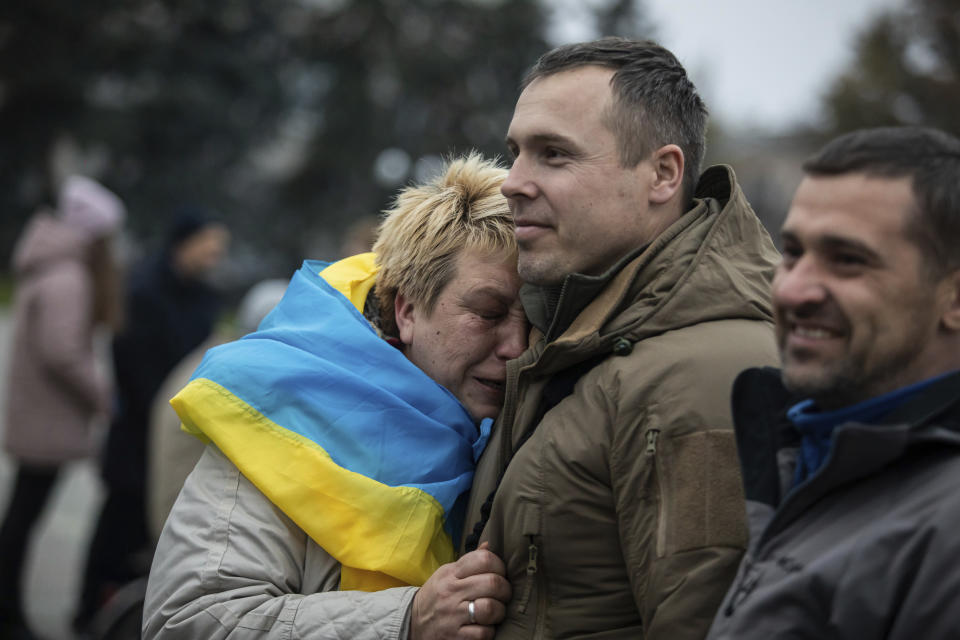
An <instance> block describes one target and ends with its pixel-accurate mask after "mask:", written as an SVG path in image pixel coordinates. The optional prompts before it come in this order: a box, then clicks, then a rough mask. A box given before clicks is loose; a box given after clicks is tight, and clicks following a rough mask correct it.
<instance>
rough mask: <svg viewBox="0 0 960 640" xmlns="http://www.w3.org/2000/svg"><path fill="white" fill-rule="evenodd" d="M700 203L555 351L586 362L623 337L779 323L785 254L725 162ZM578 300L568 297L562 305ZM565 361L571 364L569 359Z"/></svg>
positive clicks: (707, 181) (703, 184) (628, 267)
mask: <svg viewBox="0 0 960 640" xmlns="http://www.w3.org/2000/svg"><path fill="white" fill-rule="evenodd" d="M694 202H695V204H694V206H693V208H691V209H690V210H689V211H688V212H687V213H685V214H684V215H683V216H682V217H681V218H680V219H679V220H677V221H676V222H675V223H674V224H673V225H671V226H670V227H669V228H668V229H667V230H666V231H664V232H663V233H662V234H660V236H658V237H657V238H656V239H655V240H654V241H653V242H652V243H651V244H650V245H649V246H648V247H647V248H646V249H645V250H643V251H642V252H641V253H640V255H638V256H636V257H634V258H633V259H632V260H629V261H628V262H627V263H626V264H625V265H623V266H622V268H621V269H620V270H619V272H617V273H615V274H614V275H612V278H611V279H610V281H609V283H608V284H607V286H605V287H604V288H603V289H602V290H601V291H600V292H599V293H598V294H597V296H596V297H595V298H594V299H593V300H592V302H590V303H589V304H588V305H587V306H586V308H585V309H584V310H583V311H582V312H581V313H579V314H578V315H577V317H576V319H575V320H574V321H573V322H572V323H571V325H570V327H569V328H568V329H567V330H566V331H565V332H564V333H563V335H562V336H561V337H560V338H558V339H557V340H556V341H554V342H553V343H551V344H550V345H549V346H548V347H547V348H548V349H551V348H554V349H558V350H569V349H572V350H574V351H575V352H582V353H581V355H582V357H583V358H586V357H590V356H591V355H595V354H596V353H598V352H603V351H609V350H610V349H611V348H612V345H613V343H614V342H615V341H617V340H620V339H626V340H629V341H630V342H636V341H639V340H643V339H645V338H647V337H650V336H653V335H658V334H660V333H663V332H666V331H670V330H674V329H680V328H683V327H687V326H691V325H695V324H698V323H701V322H708V321H712V320H722V319H746V320H761V321H768V322H772V321H773V312H772V310H771V305H770V285H771V282H772V279H773V274H774V270H775V267H776V264H777V262H778V261H779V259H780V254H779V252H778V251H777V249H776V247H774V244H773V241H772V240H771V239H770V235H769V234H768V233H767V231H766V229H764V228H763V225H762V224H761V223H760V220H759V219H758V218H757V216H756V214H755V213H754V212H753V209H752V208H751V207H750V205H749V203H748V202H747V200H746V197H745V196H744V194H743V191H742V190H741V189H740V187H739V185H738V184H737V182H736V176H735V175H734V172H733V169H732V168H730V167H728V166H723V165H720V166H715V167H711V168H709V169H707V171H705V172H704V173H703V175H702V176H701V178H700V181H699V183H698V185H697V190H696V193H695V200H694ZM570 303H571V301H569V300H567V301H563V300H561V302H560V305H561V306H562V305H564V304H570ZM534 324H536V323H534ZM546 356H547V354H546V352H545V353H544V357H546ZM574 359H576V357H574ZM564 360H566V361H567V363H568V364H569V359H568V358H564Z"/></svg>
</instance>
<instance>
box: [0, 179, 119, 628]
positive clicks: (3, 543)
mask: <svg viewBox="0 0 960 640" xmlns="http://www.w3.org/2000/svg"><path fill="white" fill-rule="evenodd" d="M125 215H126V212H125V208H124V205H123V203H122V202H121V200H120V198H118V197H117V196H116V195H115V194H114V193H112V192H111V191H109V190H107V189H106V188H104V187H103V186H102V185H100V184H98V183H97V182H94V181H93V180H90V179H88V178H84V177H81V176H72V177H70V178H68V179H67V180H66V181H65V183H64V185H63V188H62V189H61V192H60V196H59V199H58V206H57V210H56V211H50V210H48V209H42V210H41V211H39V212H38V213H37V214H36V215H34V217H33V218H32V219H31V220H30V221H29V222H28V224H27V226H26V228H25V230H24V232H23V234H22V236H21V237H20V239H19V240H18V241H17V245H16V247H15V249H14V253H13V271H14V274H15V278H16V280H15V286H16V290H15V296H14V303H13V342H12V352H11V359H10V363H9V372H8V377H7V385H6V393H7V405H6V415H5V416H4V421H5V429H4V433H3V441H4V442H3V444H4V448H5V449H6V451H7V453H8V454H9V455H10V456H11V457H12V459H13V461H14V462H15V464H16V473H15V478H14V488H13V493H12V495H11V496H10V499H9V503H8V507H7V512H6V515H5V517H4V519H3V525H2V527H0V639H3V638H32V637H34V636H33V635H32V634H31V632H30V630H29V628H28V626H27V623H26V620H25V618H24V613H23V599H22V589H21V587H22V583H23V577H24V576H23V573H24V572H23V568H24V558H25V557H26V550H27V545H28V542H29V539H30V533H31V531H32V529H33V526H34V524H35V523H36V521H37V519H38V517H39V516H40V514H41V512H42V511H43V508H44V506H45V504H46V503H47V500H48V498H49V496H50V494H51V490H52V488H53V486H54V483H55V481H56V479H57V475H58V473H59V471H60V469H61V467H62V466H63V464H64V463H65V462H69V461H71V460H76V459H79V458H84V457H88V456H90V455H92V454H93V453H94V451H95V449H94V444H95V443H94V441H93V433H92V424H93V421H94V419H95V418H106V417H107V415H108V414H109V409H110V402H111V401H110V398H111V389H110V383H109V378H108V377H107V376H106V373H105V370H103V369H101V368H98V367H97V366H96V362H95V355H94V334H95V331H96V330H97V328H98V327H105V328H107V329H112V330H115V329H117V328H118V326H119V324H120V321H121V317H120V316H121V309H122V305H121V300H120V294H119V291H120V287H119V285H118V280H119V278H118V269H117V266H116V264H115V262H114V259H113V254H112V249H111V245H112V237H113V236H114V234H115V233H116V232H117V231H118V230H119V228H120V226H121V224H122V223H123V220H124V218H125Z"/></svg>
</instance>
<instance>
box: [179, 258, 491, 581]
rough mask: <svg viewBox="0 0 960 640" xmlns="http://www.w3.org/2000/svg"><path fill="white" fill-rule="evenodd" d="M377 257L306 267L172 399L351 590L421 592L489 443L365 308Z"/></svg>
mask: <svg viewBox="0 0 960 640" xmlns="http://www.w3.org/2000/svg"><path fill="white" fill-rule="evenodd" d="M375 277H376V267H375V266H374V262H373V254H362V255H359V256H354V257H353V258H348V259H346V260H341V261H340V262H337V263H334V264H332V265H329V266H327V265H326V264H325V263H321V262H315V261H307V262H305V263H304V264H303V267H302V268H301V269H300V270H299V271H298V272H297V273H296V274H294V276H293V279H292V280H291V281H290V286H289V287H288V288H287V291H286V293H285V294H284V297H283V299H282V300H281V301H280V303H279V304H278V305H277V307H276V308H275V309H274V310H273V311H272V312H271V313H270V315H268V316H267V317H266V318H265V319H264V321H263V323H262V324H261V325H260V328H259V329H258V330H257V331H256V332H254V333H251V334H250V335H247V336H245V337H243V338H241V339H240V340H237V341H236V342H232V343H228V344H225V345H222V346H219V347H215V348H213V349H211V350H210V351H208V352H207V354H206V356H205V357H204V359H203V362H202V363H201V365H200V367H199V368H198V369H197V370H196V372H195V373H194V374H193V378H191V380H190V382H189V384H188V385H187V386H186V387H184V389H183V390H181V391H180V393H178V394H177V395H176V396H175V397H174V398H173V399H172V400H171V401H170V402H171V404H172V405H173V407H174V409H176V411H177V413H178V414H179V416H180V419H181V420H182V422H183V427H184V429H185V430H187V431H189V432H192V433H194V434H197V435H199V436H201V437H203V438H205V439H209V440H210V441H212V442H213V443H214V444H216V445H217V447H218V448H219V449H220V450H221V451H223V453H224V454H225V455H226V456H227V457H228V458H230V460H231V461H233V463H234V464H236V465H237V467H238V468H239V469H240V471H241V472H242V473H243V474H244V476H246V477H247V478H248V479H249V480H250V481H251V482H253V484H254V485H256V487H257V488H258V489H259V490H260V491H262V492H263V493H264V495H266V496H267V498H269V499H270V500H271V501H272V502H273V503H274V504H275V505H276V506H277V507H279V508H280V509H281V510H282V511H283V512H284V513H285V514H287V516H289V517H290V519H291V520H293V521H294V522H295V523H296V524H297V525H298V526H299V527H301V528H302V529H303V530H304V531H305V532H306V533H307V535H309V536H310V537H311V538H312V539H313V540H314V541H316V542H317V544H319V545H320V546H321V547H323V549H324V550H326V551H327V552H328V553H330V554H331V555H332V556H333V557H334V558H336V559H337V560H338V561H339V562H340V563H341V565H342V567H343V569H342V573H341V589H345V590H346V589H362V590H367V591H373V590H377V589H383V588H387V587H392V586H397V585H402V584H412V585H421V584H423V582H424V581H425V580H426V579H427V578H428V577H430V575H431V574H432V573H433V572H434V570H436V569H437V567H439V566H440V565H441V564H443V563H445V562H449V561H451V560H452V559H453V558H454V551H453V539H454V538H456V537H457V536H459V533H460V531H459V529H460V526H461V524H462V523H461V522H457V520H458V517H457V513H459V512H460V511H462V506H463V504H462V503H463V497H465V495H466V491H467V490H468V489H469V488H470V482H471V480H472V478H473V470H474V465H475V462H476V459H477V458H478V457H479V455H480V452H481V451H482V449H483V446H484V445H485V443H486V440H487V436H488V435H489V429H490V422H491V421H490V420H489V419H487V420H485V421H484V422H483V423H482V425H481V428H480V429H479V432H478V429H477V427H476V425H475V424H474V422H473V420H472V419H471V418H470V415H469V414H468V413H467V411H466V409H464V407H463V406H462V405H461V404H460V403H459V402H458V401H457V399H456V398H455V397H454V396H453V395H452V394H451V393H450V392H449V391H447V390H446V389H445V388H443V387H442V386H440V385H439V384H437V383H436V382H434V381H433V380H432V379H431V378H429V377H428V376H427V375H426V374H424V373H423V372H422V371H421V370H420V369H419V368H417V367H416V366H415V365H414V364H413V363H411V362H410V361H409V360H407V359H406V357H405V356H404V355H403V354H402V353H401V352H400V351H399V350H398V349H396V348H394V347H393V346H391V345H390V344H388V343H387V342H386V341H384V340H383V339H381V338H380V337H379V336H378V335H377V333H376V331H375V330H374V329H373V327H372V326H371V325H370V324H369V323H368V322H367V321H366V319H364V317H363V315H362V314H361V310H362V309H363V304H364V300H365V299H366V296H367V294H368V293H369V291H370V288H371V287H372V286H373V283H374V281H375Z"/></svg>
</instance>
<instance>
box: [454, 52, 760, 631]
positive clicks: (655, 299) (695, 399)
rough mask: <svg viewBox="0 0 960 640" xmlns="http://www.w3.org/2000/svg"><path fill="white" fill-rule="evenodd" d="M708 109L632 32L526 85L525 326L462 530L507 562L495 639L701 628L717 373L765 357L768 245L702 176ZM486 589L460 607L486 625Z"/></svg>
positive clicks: (729, 484)
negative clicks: (505, 595)
mask: <svg viewBox="0 0 960 640" xmlns="http://www.w3.org/2000/svg"><path fill="white" fill-rule="evenodd" d="M705 120H706V109H705V108H704V106H703V103H702V102H701V100H700V98H699V96H698V95H697V93H696V89H695V88H694V87H693V85H692V84H691V83H690V81H689V80H688V79H687V77H686V74H685V72H684V70H683V67H682V66H681V65H680V64H679V62H677V60H676V58H675V57H674V56H673V55H672V54H671V53H670V52H669V51H667V50H665V49H663V48H662V47H659V46H657V45H655V44H654V43H650V42H632V41H627V40H621V39H613V38H607V39H603V40H600V41H597V42H592V43H584V44H579V45H567V46H564V47H560V48H558V49H555V50H553V51H551V52H549V53H547V54H546V55H545V56H543V57H542V58H541V59H540V61H539V62H538V63H537V65H536V66H535V67H534V68H533V70H532V71H531V72H530V74H529V75H528V77H527V79H526V81H525V83H524V90H523V92H522V94H521V96H520V98H519V101H518V103H517V106H516V110H515V112H514V116H513V120H512V122H511V124H510V129H509V132H508V134H507V143H508V145H509V147H510V150H511V152H512V155H513V157H514V160H513V165H512V168H511V170H510V175H509V176H508V178H507V180H506V181H505V182H504V185H503V187H502V191H503V193H504V195H506V196H507V198H508V200H509V201H510V203H511V207H512V210H513V213H514V218H515V224H516V237H517V241H518V244H519V250H520V253H519V271H520V275H521V277H522V279H523V280H524V281H525V282H526V283H528V284H527V286H526V287H525V289H524V291H523V294H522V295H523V300H524V305H525V308H526V311H527V314H528V316H529V318H530V320H531V322H532V324H533V325H534V329H533V333H532V337H531V341H530V345H531V346H530V349H529V350H528V351H527V352H525V353H524V354H523V355H522V356H521V357H520V358H519V359H517V360H515V361H512V362H511V363H509V364H508V367H507V379H506V400H505V406H504V410H503V412H502V413H501V416H500V418H499V419H498V422H497V424H496V425H495V427H494V435H493V438H492V440H491V442H490V444H489V446H488V447H487V449H486V452H485V453H484V456H483V458H482V459H481V461H480V466H479V469H478V471H477V475H476V479H475V481H474V488H473V493H472V496H471V500H470V506H469V510H468V518H467V526H468V531H469V528H470V527H471V526H472V525H473V523H475V522H476V523H477V526H476V527H475V528H474V532H473V534H472V535H469V536H467V537H466V538H467V539H466V542H465V547H466V548H467V549H469V548H472V547H473V546H475V545H476V544H477V543H478V542H485V543H489V548H490V550H491V551H493V552H494V553H496V554H498V555H500V556H501V557H502V558H503V560H504V563H505V565H506V567H507V578H508V580H509V581H510V583H511V587H512V591H513V595H512V598H511V600H510V602H509V603H508V604H507V607H506V617H505V619H504V620H503V622H502V623H500V625H499V627H498V628H497V636H498V637H502V638H534V637H537V638H539V637H543V638H554V637H556V638H561V637H564V638H566V637H585V636H590V637H603V638H620V637H633V638H648V639H652V638H657V639H660V638H664V639H665V638H669V639H671V640H676V639H679V640H685V639H688V638H702V637H703V636H704V635H706V632H707V629H708V628H709V625H710V622H711V620H712V618H713V615H714V613H715V611H716V608H717V606H718V605H719V603H720V600H721V598H722V597H723V594H724V592H725V591H726V588H727V586H728V585H729V583H730V581H731V580H732V578H733V576H734V573H735V571H736V568H737V564H738V562H739V559H740V556H741V554H742V551H743V548H744V545H745V543H746V535H747V533H746V523H745V512H744V506H743V493H742V489H741V482H740V473H739V467H738V463H737V456H736V448H735V445H734V441H733V434H732V431H731V427H732V421H731V416H730V405H729V398H730V389H731V384H732V381H733V379H734V377H735V376H736V375H737V373H739V372H740V371H741V370H742V369H744V368H746V367H748V366H755V365H765V364H771V363H774V362H776V358H777V354H776V348H775V345H774V339H773V333H772V324H771V321H772V315H771V311H770V307H769V303H768V291H769V286H770V279H771V277H772V275H773V269H774V265H775V263H776V261H777V259H778V255H777V252H776V250H775V248H774V246H773V244H772V242H771V241H770V238H769V236H768V234H767V233H766V232H765V231H764V229H763V228H762V226H761V225H760V223H759V221H758V220H757V218H756V216H755V215H754V213H753V211H752V210H751V209H750V206H749V204H748V203H747V202H746V200H745V198H744V196H743V193H742V192H741V191H740V188H739V187H738V186H737V185H736V181H735V178H734V175H733V171H732V170H731V169H729V168H728V167H713V168H711V169H709V170H707V171H706V172H705V173H704V174H703V175H702V176H700V175H699V166H700V162H701V158H702V155H703V149H704V128H705ZM488 600H489V599H486V598H481V599H479V600H477V601H475V602H473V603H467V604H466V605H464V607H463V610H464V617H465V618H466V617H468V616H469V618H470V619H469V620H467V619H465V620H464V624H467V623H468V622H470V621H475V622H476V623H478V624H490V623H491V622H495V621H496V620H495V618H494V616H493V612H499V611H502V609H500V608H499V605H496V604H495V603H493V602H489V601H488ZM488 612H490V613H489V614H488ZM467 628H468V627H466V626H465V627H464V630H466V629H467Z"/></svg>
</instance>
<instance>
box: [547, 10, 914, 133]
mask: <svg viewBox="0 0 960 640" xmlns="http://www.w3.org/2000/svg"><path fill="white" fill-rule="evenodd" d="M598 1H600V0H553V1H552V2H551V4H553V5H554V6H555V8H557V9H559V11H558V14H559V15H558V16H557V17H558V18H560V16H561V15H566V16H567V17H566V19H560V20H558V21H557V23H556V28H555V35H554V39H556V40H561V41H566V42H571V41H576V40H582V39H584V38H590V37H593V34H592V32H591V29H592V25H590V24H589V22H588V21H585V20H582V19H578V17H577V14H578V13H579V8H580V7H582V6H583V5H584V4H594V3H596V2H598ZM578 5H579V6H578ZM903 5H904V0H646V8H647V11H648V15H649V17H650V19H651V20H652V22H653V23H654V24H655V25H656V27H657V36H658V40H659V41H660V43H661V44H663V45H664V46H666V47H667V48H669V49H670V50H671V51H673V52H674V53H675V54H676V55H677V57H679V58H680V61H681V62H683V64H684V66H686V67H687V70H688V71H689V72H690V74H691V76H692V77H693V80H694V82H695V83H696V84H697V86H698V87H699V88H700V91H701V93H702V95H703V96H704V98H705V100H706V101H707V104H708V105H709V107H710V110H711V113H712V115H713V117H714V118H717V119H719V120H721V121H723V122H724V123H726V124H728V125H732V126H734V127H736V128H744V129H754V130H757V129H761V130H767V131H771V132H772V131H776V130H779V129H782V128H784V127H787V126H789V125H791V124H795V123H798V122H810V121H813V120H814V119H815V118H816V116H817V114H818V110H819V98H820V96H821V95H822V94H823V92H824V91H825V90H826V88H827V87H828V85H829V82H830V80H831V79H832V78H833V77H835V76H836V74H837V73H838V72H839V71H840V70H841V69H842V68H843V67H844V66H845V64H847V63H849V61H850V60H851V58H852V47H853V44H854V42H855V38H856V35H857V33H858V32H859V31H860V30H862V29H863V27H864V26H865V25H866V24H867V23H868V22H869V20H870V18H871V17H872V16H873V15H875V14H876V13H878V12H879V11H882V10H884V9H888V8H896V7H902V6H903Z"/></svg>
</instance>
